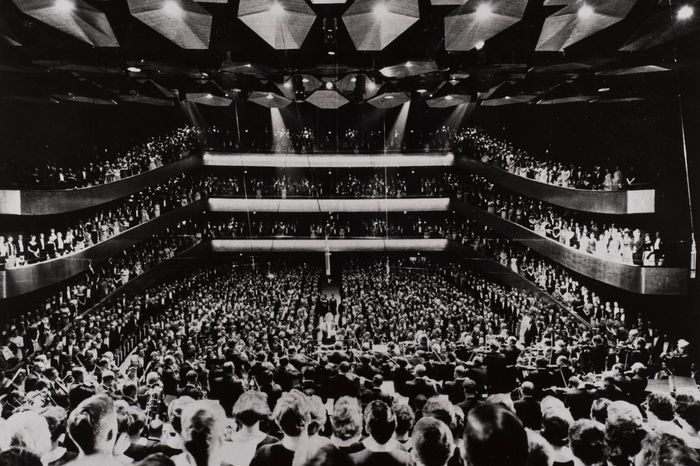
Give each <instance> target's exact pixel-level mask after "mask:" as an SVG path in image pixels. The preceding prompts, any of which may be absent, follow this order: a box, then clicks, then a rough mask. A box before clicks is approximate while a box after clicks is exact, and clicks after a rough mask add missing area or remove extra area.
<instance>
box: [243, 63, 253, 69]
mask: <svg viewBox="0 0 700 466" xmlns="http://www.w3.org/2000/svg"><path fill="white" fill-rule="evenodd" d="M243 66H245V67H246V68H252V67H253V65H251V64H250V63H246V64H245V65H243Z"/></svg>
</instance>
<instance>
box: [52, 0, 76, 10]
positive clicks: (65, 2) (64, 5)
mask: <svg viewBox="0 0 700 466" xmlns="http://www.w3.org/2000/svg"><path fill="white" fill-rule="evenodd" d="M54 6H55V7H56V10H58V11H59V12H61V13H70V12H71V11H73V10H74V9H75V3H73V2H72V1H71V0H56V3H54Z"/></svg>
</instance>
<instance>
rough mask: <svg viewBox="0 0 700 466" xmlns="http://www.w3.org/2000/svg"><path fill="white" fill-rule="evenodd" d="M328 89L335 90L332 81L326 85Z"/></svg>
mask: <svg viewBox="0 0 700 466" xmlns="http://www.w3.org/2000/svg"><path fill="white" fill-rule="evenodd" d="M326 89H328V90H329V91H330V90H331V89H333V83H332V82H330V81H328V82H327V83H326Z"/></svg>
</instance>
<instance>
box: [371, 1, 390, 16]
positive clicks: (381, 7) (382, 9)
mask: <svg viewBox="0 0 700 466" xmlns="http://www.w3.org/2000/svg"><path fill="white" fill-rule="evenodd" d="M372 11H373V12H374V14H375V15H377V16H379V17H382V16H386V15H387V14H388V13H389V9H388V8H387V7H386V5H385V4H384V2H382V3H377V4H376V5H375V6H374V10H372Z"/></svg>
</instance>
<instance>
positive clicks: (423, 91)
mask: <svg viewBox="0 0 700 466" xmlns="http://www.w3.org/2000/svg"><path fill="white" fill-rule="evenodd" d="M416 92H417V93H419V94H425V93H426V92H428V90H427V89H417V90H416Z"/></svg>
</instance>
